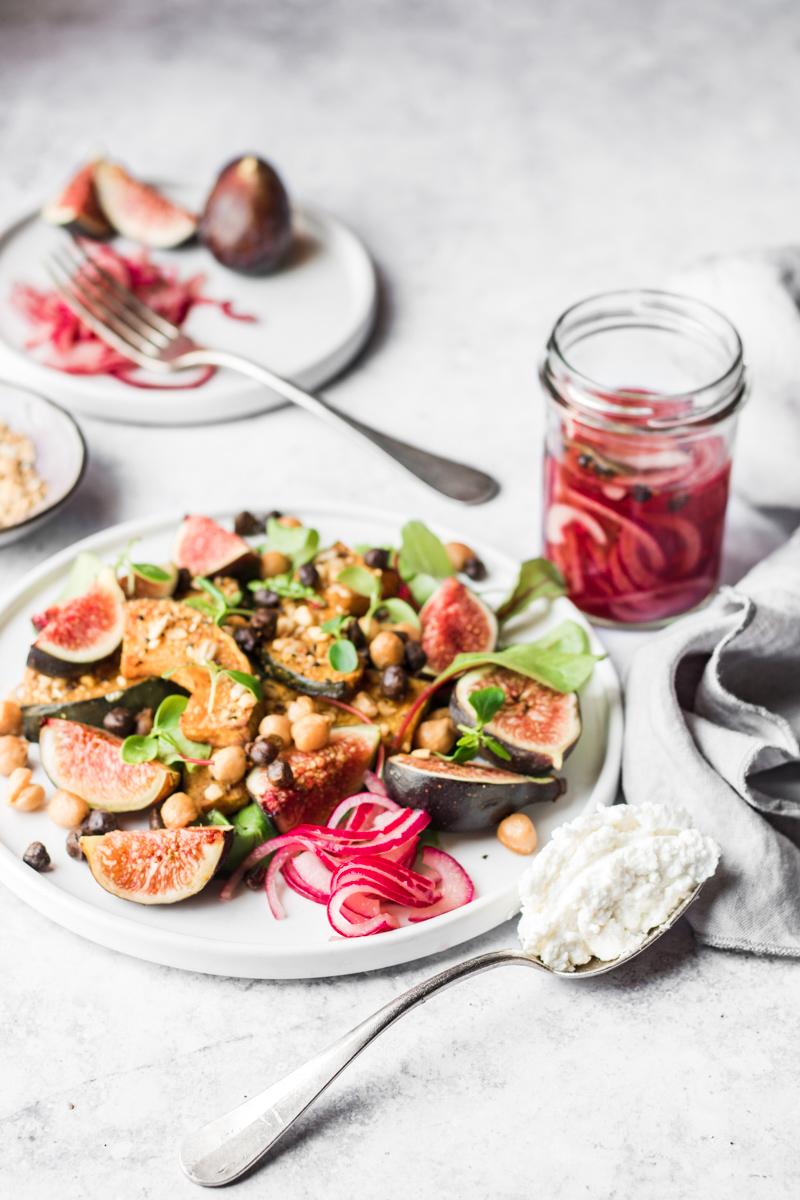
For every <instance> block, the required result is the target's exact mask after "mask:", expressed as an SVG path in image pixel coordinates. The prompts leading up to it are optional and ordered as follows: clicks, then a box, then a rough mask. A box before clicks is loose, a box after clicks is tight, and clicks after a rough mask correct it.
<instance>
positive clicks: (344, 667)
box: [328, 638, 358, 675]
mask: <svg viewBox="0 0 800 1200" xmlns="http://www.w3.org/2000/svg"><path fill="white" fill-rule="evenodd" d="M328 662H329V663H330V664H331V666H332V667H333V669H334V671H339V672H341V674H342V675H349V674H350V673H351V672H352V671H355V669H356V667H357V666H358V652H357V650H356V648H355V646H354V645H353V643H352V642H349V641H348V640H347V639H346V638H341V639H340V640H339V641H338V642H333V644H332V645H331V646H330V647H329V648H328Z"/></svg>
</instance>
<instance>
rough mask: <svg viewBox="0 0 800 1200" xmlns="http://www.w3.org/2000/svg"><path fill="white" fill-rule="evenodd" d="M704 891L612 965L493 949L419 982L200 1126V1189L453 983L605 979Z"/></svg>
mask: <svg viewBox="0 0 800 1200" xmlns="http://www.w3.org/2000/svg"><path fill="white" fill-rule="evenodd" d="M702 887H703V884H702V883H700V884H698V886H697V887H696V888H695V889H694V891H693V892H691V893H690V894H689V895H688V896H687V897H686V899H685V900H684V901H683V902H682V903H681V904H679V905H678V907H677V908H676V909H675V911H674V912H673V913H672V914H671V916H670V917H669V918H668V919H667V921H666V922H665V923H664V924H663V925H660V926H659V927H658V929H654V930H653V932H652V933H650V934H649V935H648V936H647V938H646V939H645V940H644V941H643V942H642V944H641V945H640V946H639V947H637V949H636V950H632V951H631V953H630V954H626V955H625V956H624V957H623V958H615V959H614V960H613V961H611V962H600V961H599V960H598V959H592V960H591V961H590V962H588V963H585V964H584V966H581V967H578V968H577V969H576V970H575V971H574V972H570V973H567V972H563V971H554V970H553V969H552V968H551V967H546V966H545V965H544V963H543V962H541V961H540V960H539V959H538V958H534V957H533V955H530V954H522V953H521V952H519V951H515V950H494V951H492V953H490V954H480V955H478V957H477V958H468V959H467V961H466V962H462V963H457V964H456V965H455V966H454V967H448V968H447V970H446V971H441V972H440V973H439V974H438V975H434V976H432V978H430V979H426V980H424V981H423V982H422V983H418V984H417V985H416V987H412V988H409V990H408V991H407V992H403V994H402V996H398V997H397V998H396V999H395V1000H391V1001H390V1002H389V1003H388V1004H385V1005H384V1006H383V1008H379V1009H378V1011H377V1012H376V1013H373V1015H372V1016H371V1017H367V1019H366V1020H365V1021H362V1022H361V1024H360V1025H356V1027H355V1029H351V1030H350V1032H349V1033H346V1034H345V1035H344V1037H342V1038H339V1040H338V1042H334V1043H333V1045H332V1046H328V1048H327V1049H326V1050H323V1051H322V1052H321V1053H320V1054H317V1055H315V1057H314V1058H312V1059H309V1061H308V1062H307V1063H305V1064H304V1065H303V1066H302V1067H298V1068H297V1070H296V1071H292V1072H291V1074H290V1075H286V1076H284V1078H283V1079H279V1080H278V1082H277V1083H273V1084H271V1085H270V1086H269V1087H268V1088H267V1089H266V1091H263V1092H259V1094H258V1095H257V1096H253V1097H251V1099H249V1100H246V1101H245V1102H244V1104H240V1105H239V1106H238V1108H234V1109H231V1111H230V1112H228V1113H226V1114H225V1115H224V1116H222V1117H217V1119H216V1120H214V1121H210V1122H209V1123H208V1125H203V1127H202V1128H201V1129H198V1130H196V1131H195V1132H194V1133H191V1134H189V1136H188V1137H187V1138H185V1139H184V1142H183V1145H182V1146H181V1152H180V1162H181V1167H182V1168H183V1170H184V1172H185V1173H186V1175H188V1177H189V1179H191V1181H192V1183H197V1184H200V1185H201V1187H222V1185H223V1184H226V1183H233V1181H234V1180H235V1179H239V1177H240V1176H241V1175H244V1174H245V1172H246V1171H249V1170H250V1169H251V1168H252V1167H254V1166H255V1165H256V1163H257V1162H259V1161H260V1160H261V1159H262V1158H264V1156H265V1155H266V1154H268V1153H269V1151H270V1150H271V1149H272V1147H273V1146H274V1145H275V1143H276V1142H277V1141H278V1139H279V1138H281V1137H282V1136H283V1135H284V1133H286V1131H287V1129H289V1128H290V1127H291V1126H292V1125H293V1124H294V1123H295V1121H296V1120H297V1118H298V1117H299V1116H301V1115H302V1113H304V1112H305V1110H306V1109H307V1108H308V1107H309V1105H311V1104H312V1103H313V1101H314V1100H316V1098H317V1096H320V1095H321V1094H322V1093H323V1092H324V1091H325V1089H326V1087H327V1086H328V1084H330V1083H333V1081H334V1079H335V1078H336V1076H337V1075H339V1074H340V1072H341V1071H343V1070H344V1068H345V1067H346V1066H347V1065H348V1064H349V1063H351V1062H352V1061H353V1059H354V1058H355V1057H356V1056H357V1055H359V1054H360V1053H361V1051H362V1050H364V1049H365V1048H366V1047H367V1046H368V1045H369V1044H370V1042H371V1041H373V1040H374V1039H375V1038H376V1037H377V1036H378V1034H380V1033H383V1031H384V1029H388V1028H389V1026H390V1025H393V1024H394V1022H395V1021H397V1020H398V1019H399V1018H400V1017H402V1016H404V1015H405V1013H407V1012H408V1011H409V1010H410V1009H412V1008H416V1006H417V1005H418V1004H424V1003H425V1001H426V1000H430V998H431V996H434V995H435V994H436V993H437V992H440V991H442V990H443V989H444V988H447V987H450V985H451V984H453V983H458V982H459V981H460V980H461V979H467V978H468V977H469V976H470V975H480V974H481V973H482V972H483V971H491V969H492V968H493V967H504V966H506V965H511V966H520V967H535V968H537V969H538V970H539V971H546V972H547V973H548V974H550V975H558V976H560V977H561V978H562V979H591V978H593V977H594V976H596V975H605V974H606V973H607V972H608V971H614V970H616V968H617V967H621V966H622V964H623V963H626V962H629V961H630V960H631V959H632V958H636V956H637V955H638V954H642V953H643V952H644V951H645V950H647V949H648V947H649V946H652V945H653V943H654V942H657V941H658V939H659V938H660V937H661V936H662V934H665V933H666V932H667V930H668V929H671V928H672V926H673V925H674V924H675V922H676V921H677V920H678V919H679V918H680V917H682V916H683V914H684V913H685V912H686V910H687V908H688V907H689V905H690V904H692V903H693V902H694V901H695V900H696V899H697V897H698V895H699V894H700V890H701V889H702Z"/></svg>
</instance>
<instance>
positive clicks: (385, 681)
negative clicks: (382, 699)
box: [381, 666, 408, 700]
mask: <svg viewBox="0 0 800 1200" xmlns="http://www.w3.org/2000/svg"><path fill="white" fill-rule="evenodd" d="M407 690H408V675H407V674H406V672H405V671H404V670H403V668H402V667H400V666H393V667H387V668H386V670H385V671H384V672H383V674H382V675H381V691H382V692H383V694H384V696H386V698H387V699H388V700H402V699H403V697H404V696H405V694H406V691H407Z"/></svg>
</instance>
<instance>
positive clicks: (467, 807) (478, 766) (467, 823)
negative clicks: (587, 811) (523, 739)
mask: <svg viewBox="0 0 800 1200" xmlns="http://www.w3.org/2000/svg"><path fill="white" fill-rule="evenodd" d="M383 781H384V783H385V784H386V790H387V791H388V793H389V795H390V796H391V798H392V799H393V800H396V801H397V803H398V804H403V805H405V806H406V807H407V808H422V809H424V810H425V812H428V813H430V816H431V821H432V822H433V824H434V825H435V827H436V828H437V829H445V830H449V831H451V832H453V833H477V832H479V831H480V830H485V829H494V827H495V826H496V825H497V824H498V823H499V822H500V821H502V819H503V817H507V816H508V815H509V813H512V812H516V811H517V809H519V808H525V807H526V805H528V804H535V803H537V802H538V801H540V800H557V799H558V797H559V796H560V795H561V793H562V792H563V791H564V787H565V785H564V781H563V779H556V778H554V777H547V778H543V779H531V778H530V776H528V775H517V774H515V773H514V772H513V771H503V770H501V769H500V768H499V767H493V766H490V765H488V764H484V763H476V762H469V763H453V762H448V761H447V760H446V759H443V758H436V757H435V756H433V755H432V756H431V757H430V758H419V757H417V756H416V755H414V754H393V755H392V757H391V758H388V759H387V760H386V766H385V767H384V771H383Z"/></svg>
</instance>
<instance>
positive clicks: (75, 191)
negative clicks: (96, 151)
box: [42, 162, 114, 238]
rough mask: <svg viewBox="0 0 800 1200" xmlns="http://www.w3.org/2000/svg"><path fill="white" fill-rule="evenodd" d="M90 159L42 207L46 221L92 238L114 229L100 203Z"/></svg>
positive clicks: (109, 232) (111, 231) (104, 234)
mask: <svg viewBox="0 0 800 1200" xmlns="http://www.w3.org/2000/svg"><path fill="white" fill-rule="evenodd" d="M94 168H95V164H94V163H93V162H90V163H87V164H86V166H84V167H81V168H80V170H79V171H76V172H75V174H74V175H73V176H72V178H71V179H70V181H69V183H68V184H67V186H66V187H65V188H64V189H63V191H61V192H59V194H58V196H56V197H55V198H54V199H53V200H51V201H50V202H49V203H48V204H45V206H44V208H43V209H42V219H43V220H45V221H47V223H48V225H59V226H60V227H61V228H62V229H67V230H69V232H71V233H82V234H85V235H86V236H87V237H91V238H108V237H111V235H112V234H113V232H114V230H113V228H112V226H111V224H110V222H109V221H108V220H107V218H106V215H105V213H104V212H103V210H102V208H101V207H100V201H99V199H98V197H97V189H96V188H95V185H94Z"/></svg>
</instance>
